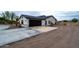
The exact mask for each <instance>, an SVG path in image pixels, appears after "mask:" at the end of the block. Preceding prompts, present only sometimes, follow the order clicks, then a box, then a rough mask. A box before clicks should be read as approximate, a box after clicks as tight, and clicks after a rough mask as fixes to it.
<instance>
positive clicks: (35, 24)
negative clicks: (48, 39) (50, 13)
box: [29, 20, 41, 26]
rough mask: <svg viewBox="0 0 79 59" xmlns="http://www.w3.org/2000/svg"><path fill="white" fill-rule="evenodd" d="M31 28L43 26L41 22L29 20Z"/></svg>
mask: <svg viewBox="0 0 79 59" xmlns="http://www.w3.org/2000/svg"><path fill="white" fill-rule="evenodd" d="M29 26H41V20H29Z"/></svg>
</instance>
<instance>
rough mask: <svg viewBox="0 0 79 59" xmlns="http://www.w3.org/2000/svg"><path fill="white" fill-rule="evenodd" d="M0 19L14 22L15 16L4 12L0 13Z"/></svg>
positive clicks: (12, 13)
mask: <svg viewBox="0 0 79 59" xmlns="http://www.w3.org/2000/svg"><path fill="white" fill-rule="evenodd" d="M2 17H3V18H5V19H7V20H14V19H15V20H16V14H15V13H14V12H9V11H5V12H3V13H2Z"/></svg>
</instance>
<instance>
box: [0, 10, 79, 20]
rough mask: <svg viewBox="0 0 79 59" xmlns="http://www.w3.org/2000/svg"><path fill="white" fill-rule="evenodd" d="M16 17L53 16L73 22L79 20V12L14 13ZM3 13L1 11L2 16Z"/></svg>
mask: <svg viewBox="0 0 79 59" xmlns="http://www.w3.org/2000/svg"><path fill="white" fill-rule="evenodd" d="M13 12H15V13H16V15H18V16H20V15H22V14H24V15H32V16H40V15H46V16H49V15H53V16H54V17H55V18H57V20H71V19H73V18H78V19H79V11H13ZM1 13H2V11H0V14H1Z"/></svg>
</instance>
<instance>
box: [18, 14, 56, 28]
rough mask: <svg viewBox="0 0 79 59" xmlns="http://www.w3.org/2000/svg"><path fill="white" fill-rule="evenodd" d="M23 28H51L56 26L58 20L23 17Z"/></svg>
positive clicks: (49, 17) (46, 17)
mask: <svg viewBox="0 0 79 59" xmlns="http://www.w3.org/2000/svg"><path fill="white" fill-rule="evenodd" d="M19 22H20V24H21V26H24V27H30V26H50V25H53V24H56V22H57V19H56V18H55V17H54V16H45V15H43V16H30V15H21V16H20V18H19Z"/></svg>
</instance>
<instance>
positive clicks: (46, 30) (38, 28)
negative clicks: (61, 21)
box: [31, 26, 58, 33]
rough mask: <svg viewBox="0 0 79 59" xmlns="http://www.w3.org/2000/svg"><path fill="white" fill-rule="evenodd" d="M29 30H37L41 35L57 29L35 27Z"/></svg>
mask: <svg viewBox="0 0 79 59" xmlns="http://www.w3.org/2000/svg"><path fill="white" fill-rule="evenodd" d="M31 28H32V29H34V30H38V31H39V32H41V33H43V32H48V31H51V30H55V29H58V27H49V26H36V27H31Z"/></svg>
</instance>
